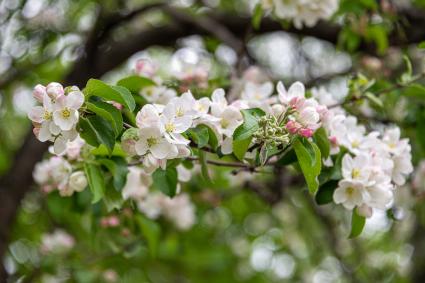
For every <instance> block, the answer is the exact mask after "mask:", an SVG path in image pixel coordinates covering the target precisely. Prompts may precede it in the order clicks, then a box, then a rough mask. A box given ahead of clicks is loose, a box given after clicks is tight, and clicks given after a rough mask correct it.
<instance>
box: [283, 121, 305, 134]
mask: <svg viewBox="0 0 425 283" xmlns="http://www.w3.org/2000/svg"><path fill="white" fill-rule="evenodd" d="M300 128H301V125H300V124H299V123H297V122H295V121H289V122H288V123H287V124H286V129H287V130H288V132H289V133H291V134H293V135H295V134H296V133H298V130H299V129H300Z"/></svg>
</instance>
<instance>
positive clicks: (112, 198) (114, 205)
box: [103, 187, 124, 212]
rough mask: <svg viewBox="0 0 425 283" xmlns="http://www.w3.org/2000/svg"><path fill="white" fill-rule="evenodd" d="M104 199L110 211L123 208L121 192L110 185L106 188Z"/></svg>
mask: <svg viewBox="0 0 425 283" xmlns="http://www.w3.org/2000/svg"><path fill="white" fill-rule="evenodd" d="M103 201H104V202H105V205H106V209H107V210H108V212H111V211H112V210H114V209H121V207H122V205H123V204H124V199H123V198H122V194H121V192H119V191H117V190H116V189H113V188H110V187H108V188H107V189H106V191H105V196H104V197H103Z"/></svg>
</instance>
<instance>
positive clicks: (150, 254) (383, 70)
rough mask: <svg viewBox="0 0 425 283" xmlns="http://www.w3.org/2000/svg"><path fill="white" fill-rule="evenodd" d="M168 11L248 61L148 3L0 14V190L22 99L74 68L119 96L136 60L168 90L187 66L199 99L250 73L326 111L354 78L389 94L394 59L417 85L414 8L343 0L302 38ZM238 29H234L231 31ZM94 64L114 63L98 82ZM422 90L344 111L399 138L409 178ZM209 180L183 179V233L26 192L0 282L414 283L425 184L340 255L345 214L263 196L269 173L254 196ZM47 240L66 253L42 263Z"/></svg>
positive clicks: (218, 13) (418, 142)
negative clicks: (209, 25)
mask: <svg viewBox="0 0 425 283" xmlns="http://www.w3.org/2000/svg"><path fill="white" fill-rule="evenodd" d="M169 2H173V3H172V4H174V5H175V6H173V8H172V9H173V10H176V11H184V12H185V13H187V15H189V16H193V17H194V19H195V22H196V21H197V20H198V19H199V18H202V17H203V15H204V14H208V15H212V17H215V19H217V22H216V23H217V24H220V25H224V26H226V25H229V26H230V27H229V29H230V30H231V31H232V32H234V33H235V34H237V35H238V36H240V37H241V40H242V41H243V42H244V45H246V48H244V49H246V50H242V51H241V50H233V49H232V47H231V46H229V44H228V43H227V42H223V40H222V39H220V38H218V36H217V34H214V33H212V32H211V31H210V32H208V31H207V32H205V30H203V29H200V28H199V26H197V25H196V23H195V24H194V26H191V25H190V24H188V23H187V21H186V20H181V19H180V20H179V18H178V17H176V16H175V15H170V14H169V13H167V12H166V11H164V10H162V9H161V8H160V7H159V8H152V9H151V10H148V11H147V12H145V13H140V14H138V13H133V12H132V11H136V10H137V9H140V7H144V6H145V5H151V4H152V3H153V2H152V1H151V2H148V1H142V0H133V1H130V0H129V1H113V0H103V1H94V0H78V1H69V0H55V1H49V0H27V1H26V0H2V1H1V2H0V46H1V51H0V174H1V175H7V174H11V173H10V172H8V170H9V169H10V168H11V166H12V164H13V162H14V156H15V154H16V152H18V150H19V148H20V147H21V145H22V142H23V141H24V140H25V139H26V136H27V133H28V131H30V123H29V120H28V119H27V118H26V112H27V111H28V109H29V108H30V107H31V106H32V105H33V104H34V101H33V99H32V96H31V89H32V87H33V86H34V85H35V84H37V83H41V84H45V83H48V82H51V81H59V82H64V81H67V80H71V81H72V79H69V74H70V73H71V74H72V72H74V73H75V72H76V71H75V70H77V73H78V72H79V71H78V70H79V69H78V66H80V67H81V66H82V67H81V69H80V70H83V71H81V72H82V73H84V72H85V71H84V70H92V71H90V72H87V74H89V76H90V77H98V76H102V77H103V79H105V80H106V81H110V82H116V81H117V80H118V79H119V78H121V77H123V76H124V75H126V74H130V73H131V72H132V68H133V66H134V62H135V60H136V59H137V58H142V57H145V56H150V57H152V58H155V59H156V60H158V61H160V62H162V63H161V66H162V68H163V72H164V74H165V76H166V74H167V73H169V72H172V71H173V70H178V69H179V68H182V67H183V68H184V67H185V66H187V64H192V63H193V62H192V61H191V58H192V57H191V56H194V55H193V54H195V55H196V61H195V64H198V63H202V64H207V65H208V67H209V69H210V71H209V79H210V85H209V89H207V90H202V91H205V92H208V93H209V92H210V91H211V89H213V88H216V87H217V86H225V87H228V86H229V85H230V80H231V79H234V78H235V77H237V76H238V75H240V72H241V70H243V69H244V68H246V66H247V65H249V64H251V63H254V62H255V63H256V64H258V65H260V66H262V67H263V68H264V69H265V70H266V73H267V75H268V76H270V77H272V78H273V79H274V80H283V81H285V82H287V83H289V82H293V81H295V80H301V81H302V82H304V83H305V84H306V85H307V86H316V85H321V86H323V87H326V89H327V90H329V91H330V92H331V93H333V94H334V95H335V96H337V97H342V96H344V95H346V94H347V92H348V88H347V83H346V82H347V78H348V77H349V76H350V75H352V74H354V73H356V72H362V73H363V74H365V75H366V76H368V77H370V78H374V79H375V80H376V86H375V87H376V88H377V89H384V88H386V87H390V86H392V85H394V84H396V82H397V80H398V79H399V78H400V76H401V75H402V74H403V73H405V72H406V64H405V61H404V60H403V55H407V56H408V57H409V58H410V61H411V62H412V64H413V73H415V74H420V73H423V72H424V58H425V57H424V55H425V52H424V51H423V50H422V49H421V47H423V46H421V45H423V44H420V43H421V41H422V40H425V36H424V35H425V32H424V30H423V27H424V25H422V26H421V25H420V23H424V22H425V11H424V10H421V9H423V8H424V7H425V1H420V0H417V1H408V0H399V1H389V0H388V1H374V0H361V1H349V0H342V1H341V4H340V10H339V11H338V13H337V14H336V15H335V16H334V17H333V19H332V21H330V22H329V23H319V25H318V26H317V27H315V28H311V29H301V30H296V29H294V28H292V27H291V25H290V23H287V22H282V21H278V20H276V19H274V20H271V19H268V18H267V19H263V23H262V25H261V27H260V29H259V30H254V29H253V28H252V27H251V25H250V19H249V16H250V11H251V10H252V9H253V7H254V6H255V1H249V0H235V1H230V0H229V1H225V0H221V1H220V0H204V1H191V0H180V1H169ZM187 15H186V16H187ZM220 19H226V20H224V21H221V20H220ZM232 20H233V21H234V23H232ZM175 21H177V22H178V23H176V22H175ZM237 21H239V22H242V23H244V25H242V28H240V24H238V23H236V22H237ZM272 21H273V23H274V24H272V23H271V22H272ZM176 25H177V26H178V25H180V28H176ZM169 28H171V31H173V30H174V28H176V30H175V34H176V37H178V38H175V39H173V38H171V39H164V38H162V37H161V34H149V33H146V32H145V31H149V30H152V31H169V30H170V29H169ZM237 29H239V31H236V30H237ZM182 30H183V31H182ZM288 31H289V32H288ZM140 32H145V33H143V35H145V36H146V38H141V37H140ZM155 36H156V37H155ZM165 36H167V34H165ZM152 38H154V39H156V40H153V39H152ZM144 40H146V42H148V44H141V46H142V47H143V48H138V49H136V50H135V51H137V52H132V51H133V49H131V48H130V47H129V48H128V50H127V49H122V50H118V51H117V50H115V52H117V53H108V52H109V51H110V50H113V49H114V48H116V46H119V45H117V43H124V44H125V43H131V42H139V41H140V42H143V41H144ZM150 43H152V44H150ZM93 44H94V45H95V46H94V47H93V46H91V45H93ZM418 44H419V47H418ZM123 46H126V45H123ZM120 53H121V54H124V53H125V55H123V57H122V58H121V59H122V60H121V59H120V60H121V62H118V61H119V60H118V59H117V60H118V61H114V60H115V59H116V58H113V57H109V58H108V57H102V56H103V55H105V54H106V55H108V54H120ZM133 53H134V54H133ZM96 60H103V61H102V62H106V63H108V62H107V61H108V60H110V61H111V62H112V61H114V62H113V63H111V65H110V66H111V67H110V66H109V65H108V66H106V67H105V66H103V65H102V62H100V63H99V62H98V61H96ZM170 70H171V71H170ZM81 72H80V73H81ZM80 73H78V74H80ZM71 77H72V76H71ZM88 78H89V77H87V78H83V79H82V80H83V82H82V83H80V84H83V85H84V84H85V80H87V79H88ZM170 83H171V82H170ZM419 83H420V82H419ZM419 83H418V84H415V85H412V86H409V87H407V88H394V89H392V90H391V91H389V92H388V93H386V94H385V96H384V97H381V98H382V101H383V103H384V108H383V109H379V108H374V107H373V105H372V107H370V105H359V106H360V107H353V108H350V109H348V110H349V111H353V112H354V113H355V114H356V115H357V116H359V117H360V118H359V119H361V120H364V121H368V122H371V123H372V124H373V123H374V120H376V121H377V122H378V121H379V122H384V123H387V124H388V123H397V124H399V125H400V127H401V128H402V130H403V133H404V135H405V136H408V137H409V138H410V139H411V143H412V146H413V158H414V163H415V164H419V163H420V162H421V160H422V159H423V158H425V135H424V134H423V132H422V131H421V130H422V127H423V126H422V125H425V112H424V105H425V88H424V87H423V86H422V85H421V84H419ZM77 84H78V83H77ZM199 91H201V90H199ZM195 93H196V91H195ZM12 173H13V172H12ZM212 173H213V179H214V184H213V185H211V184H206V183H204V182H203V181H202V179H200V178H199V177H198V176H194V177H193V179H192V180H191V181H190V182H189V183H188V184H186V185H185V186H184V188H183V190H186V191H188V192H190V193H191V196H192V200H193V201H194V203H195V204H196V224H195V226H194V227H193V228H192V229H190V230H188V231H184V232H181V231H178V230H177V229H176V228H175V227H174V226H173V225H172V224H171V223H170V222H167V221H166V220H160V221H152V220H149V219H147V218H145V217H144V216H143V215H141V214H140V213H139V212H138V211H137V209H135V204H133V203H131V202H128V203H126V204H125V205H124V208H123V209H122V210H120V211H108V208H107V207H106V206H105V205H104V204H103V203H102V204H98V205H94V206H93V205H91V204H90V196H89V194H90V193H89V192H88V191H87V190H86V191H85V192H84V193H81V194H77V195H74V196H72V197H70V198H61V197H59V195H57V193H52V194H49V195H45V194H43V193H42V192H39V191H35V190H32V191H30V192H28V193H27V194H26V196H25V198H24V199H23V200H22V202H21V205H20V207H19V209H18V212H17V215H16V218H15V221H14V222H13V225H12V227H9V229H10V230H9V231H7V232H2V234H3V233H6V234H7V235H9V237H8V245H7V252H6V254H5V255H4V260H3V262H4V267H5V269H6V271H7V272H8V273H9V275H10V278H9V281H10V282H15V281H17V282H424V280H425V272H424V267H425V258H424V257H425V256H424V254H425V241H424V238H425V230H424V225H425V204H424V202H423V195H424V192H425V184H423V181H419V185H418V184H416V185H415V186H412V185H409V184H408V185H406V186H405V188H402V189H400V190H398V194H399V196H398V197H397V200H398V201H397V204H396V205H395V206H394V208H393V209H392V210H390V211H388V212H384V211H382V212H375V214H374V217H373V218H371V219H369V220H368V221H367V224H366V230H365V232H364V234H363V235H362V236H361V237H360V238H359V239H356V240H349V239H347V235H348V233H349V227H348V226H349V225H348V223H349V221H350V220H349V215H348V213H346V211H345V210H344V209H343V208H340V207H335V206H333V205H332V204H330V205H326V206H323V207H318V206H317V205H316V204H314V202H313V200H312V199H311V197H310V196H309V195H308V193H307V192H306V189H305V188H304V184H299V183H297V182H295V183H294V184H287V185H286V186H284V187H281V188H276V187H275V186H276V184H274V183H273V180H272V177H271V176H267V174H266V176H265V177H264V176H263V177H260V178H265V180H264V183H265V184H267V185H266V188H267V190H266V191H264V192H260V193H258V192H255V191H252V190H249V189H246V188H245V187H244V185H243V182H241V180H239V179H238V176H234V177H231V178H230V181H229V179H228V178H226V176H232V172H230V171H226V170H224V169H220V170H219V169H216V168H215V169H214V172H212ZM279 174H280V173H279ZM281 174H283V173H281ZM418 174H419V175H421V174H422V175H425V171H424V170H423V169H422V171H418V173H417V175H418ZM253 178H259V176H258V175H254V176H253ZM418 178H419V177H418ZM422 180H423V179H422ZM276 190H277V191H279V194H278V198H277V199H275V198H272V199H271V198H270V196H269V195H268V193H270V194H273V191H276ZM269 191H270V192H269ZM274 193H275V192H274ZM105 217H115V219H118V223H119V224H118V225H112V226H108V227H105V225H101V223H102V221H104V219H105ZM57 229H61V230H63V231H66V232H67V233H68V234H70V235H71V236H72V238H73V241H75V245H74V246H73V248H71V249H65V250H58V251H55V252H52V253H47V254H46V253H43V252H42V248H41V247H42V244H41V242H42V239H43V235H45V234H46V233H51V232H53V231H57ZM2 240H4V239H2Z"/></svg>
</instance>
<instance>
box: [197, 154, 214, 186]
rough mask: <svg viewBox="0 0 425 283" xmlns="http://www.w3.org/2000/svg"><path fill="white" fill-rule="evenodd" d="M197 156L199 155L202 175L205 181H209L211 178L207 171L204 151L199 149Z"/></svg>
mask: <svg viewBox="0 0 425 283" xmlns="http://www.w3.org/2000/svg"><path fill="white" fill-rule="evenodd" d="M198 156H199V162H200V163H201V173H202V177H203V178H204V179H205V181H207V182H210V181H211V178H210V175H209V172H208V166H207V156H206V152H205V151H202V150H199V153H198Z"/></svg>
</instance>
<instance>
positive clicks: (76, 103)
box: [66, 91, 84, 109]
mask: <svg viewBox="0 0 425 283" xmlns="http://www.w3.org/2000/svg"><path fill="white" fill-rule="evenodd" d="M83 103H84V95H83V93H82V92H81V91H72V92H70V93H69V94H68V95H67V96H66V105H67V106H68V107H70V108H72V109H79V108H80V107H81V105H83Z"/></svg>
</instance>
